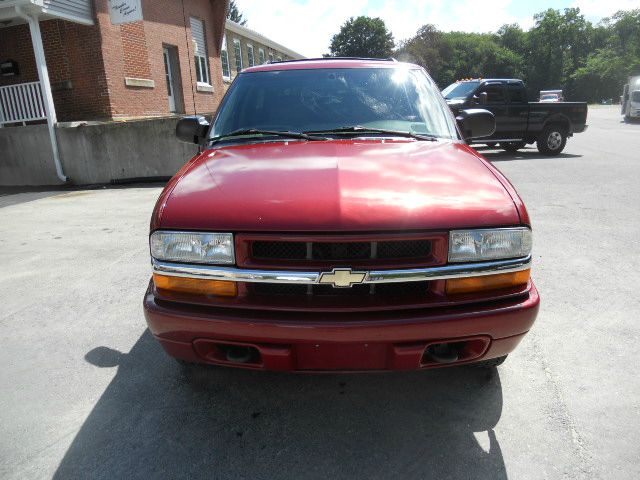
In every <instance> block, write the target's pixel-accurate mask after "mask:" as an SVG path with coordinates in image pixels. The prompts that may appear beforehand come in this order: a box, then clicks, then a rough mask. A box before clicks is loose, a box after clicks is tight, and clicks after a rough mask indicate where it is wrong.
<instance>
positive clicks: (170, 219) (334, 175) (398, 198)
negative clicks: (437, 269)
mask: <svg viewBox="0 0 640 480" xmlns="http://www.w3.org/2000/svg"><path fill="white" fill-rule="evenodd" d="M491 168H492V167H490V166H489V165H488V164H485V162H483V161H482V160H481V159H480V157H479V155H478V154H477V153H475V151H473V150H472V149H471V148H469V147H467V146H466V145H462V144H459V143H453V142H444V141H439V142H426V141H414V140H404V139H403V140H384V141H383V140H381V139H375V140H366V139H363V140H330V141H319V142H301V141H290V142H274V143H259V144H249V145H236V146H228V147H220V148H216V149H212V150H207V151H205V152H203V153H202V154H201V155H200V156H199V157H197V158H195V159H194V160H192V162H190V164H188V165H187V166H186V167H185V168H183V170H182V171H181V173H180V174H179V175H177V176H176V177H174V180H173V181H172V183H171V184H170V185H169V186H168V187H167V191H166V194H165V195H163V197H161V199H160V203H159V206H158V208H157V218H155V221H154V223H153V225H154V226H155V228H168V229H194V230H220V231H232V232H235V231H296V232H302V231H323V232H326V231H345V232H346V231H379V230H385V231H389V230H397V231H398V230H425V229H427V230H433V229H435V230H438V229H450V228H459V227H479V226H498V225H514V224H518V223H520V218H519V215H518V211H517V209H516V207H515V205H514V201H513V199H512V198H511V196H510V195H509V193H508V192H507V190H506V189H505V187H504V186H503V184H502V183H501V182H500V181H499V180H498V178H497V176H496V174H494V172H493V171H492V170H491Z"/></svg>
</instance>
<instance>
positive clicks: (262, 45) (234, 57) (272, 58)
mask: <svg viewBox="0 0 640 480" xmlns="http://www.w3.org/2000/svg"><path fill="white" fill-rule="evenodd" d="M224 33H225V35H224V38H223V40H222V52H221V60H222V78H223V79H224V82H225V84H229V83H231V82H232V81H233V79H234V78H235V77H236V75H237V74H238V73H239V72H241V71H242V70H243V69H244V68H247V67H253V66H254V65H261V64H263V63H267V62H279V61H282V60H294V59H300V58H304V57H303V56H302V55H300V54H299V53H297V52H294V51H293V50H291V49H289V48H287V47H285V46H283V45H280V44H279V43H276V42H274V41H273V40H270V39H268V38H267V37H265V36H264V35H261V34H260V33H258V32H256V31H254V30H251V29H249V28H247V27H245V26H242V25H239V24H237V23H235V22H232V21H231V20H227V23H226V28H225V32H224Z"/></svg>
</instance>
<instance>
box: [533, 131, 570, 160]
mask: <svg viewBox="0 0 640 480" xmlns="http://www.w3.org/2000/svg"><path fill="white" fill-rule="evenodd" d="M536 143H537V145H538V151H539V152H540V153H542V154H543V155H547V156H550V157H551V156H554V155H560V152H562V150H564V146H565V145H566V144H567V133H566V130H565V128H564V127H563V126H562V125H558V124H555V125H547V126H546V127H544V128H543V129H542V133H540V136H539V137H538V140H537V142H536Z"/></svg>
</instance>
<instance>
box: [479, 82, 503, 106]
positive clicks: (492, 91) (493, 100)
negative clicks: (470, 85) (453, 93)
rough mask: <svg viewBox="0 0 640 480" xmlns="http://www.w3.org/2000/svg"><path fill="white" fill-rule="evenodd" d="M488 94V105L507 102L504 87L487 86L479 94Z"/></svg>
mask: <svg viewBox="0 0 640 480" xmlns="http://www.w3.org/2000/svg"><path fill="white" fill-rule="evenodd" d="M482 92H486V93H487V105H495V104H501V103H504V102H505V94H504V86H503V85H485V86H484V87H482V88H481V89H480V91H479V92H478V93H482Z"/></svg>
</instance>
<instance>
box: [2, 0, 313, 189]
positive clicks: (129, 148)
mask: <svg viewBox="0 0 640 480" xmlns="http://www.w3.org/2000/svg"><path fill="white" fill-rule="evenodd" d="M228 3H229V2H228V0H0V185H50V184H56V183H69V182H73V183H80V184H82V183H104V182H112V181H120V180H122V179H131V178H143V177H145V178H148V177H154V178H155V177H165V176H171V175H173V174H174V173H175V172H176V171H177V170H178V169H179V168H180V166H181V164H182V163H184V161H185V160H186V159H187V158H188V157H189V156H190V155H192V154H193V153H192V151H190V150H189V149H188V148H187V147H185V146H184V144H179V142H176V141H175V138H174V136H173V131H175V124H176V122H177V119H178V117H177V115H180V114H203V115H207V114H210V113H212V112H214V111H215V110H216V109H217V107H218V104H219V103H220V100H221V99H222V96H223V95H224V92H225V90H226V88H227V86H228V84H229V83H230V82H231V80H232V78H233V77H235V74H236V73H237V72H238V71H240V70H241V69H243V68H246V67H247V66H250V65H254V64H257V63H265V62H267V61H270V60H271V61H276V60H279V59H288V58H300V57H301V56H300V55H299V54H297V53H295V52H293V51H291V50H289V49H287V48H286V47H283V46H282V45H279V44H277V43H275V42H272V41H271V40H269V39H267V38H265V37H263V36H262V35H260V34H258V33H257V32H254V31H252V30H250V29H248V28H245V27H241V26H239V25H237V24H233V22H229V24H227V25H226V27H225V24H226V21H225V20H226V12H227V9H228ZM225 32H226V35H225ZM227 38H228V39H229V42H230V43H231V44H232V45H233V46H234V49H233V50H232V51H228V50H227V48H226V39H227ZM236 52H237V53H236ZM149 118H151V119H152V120H149ZM122 120H126V121H127V122H122ZM134 120H135V121H134ZM23 125H24V126H23ZM3 127H15V128H3ZM46 138H48V139H49V141H50V147H51V148H50V150H49V148H48V146H47V145H46ZM150 146H153V148H151V147H150ZM192 147H193V146H192ZM193 148H195V147H193Z"/></svg>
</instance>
